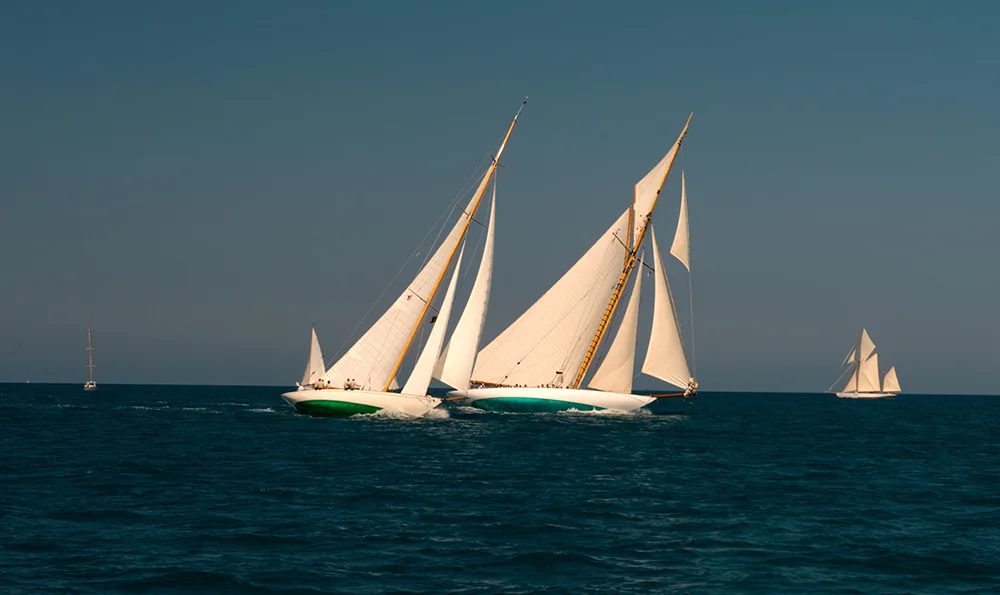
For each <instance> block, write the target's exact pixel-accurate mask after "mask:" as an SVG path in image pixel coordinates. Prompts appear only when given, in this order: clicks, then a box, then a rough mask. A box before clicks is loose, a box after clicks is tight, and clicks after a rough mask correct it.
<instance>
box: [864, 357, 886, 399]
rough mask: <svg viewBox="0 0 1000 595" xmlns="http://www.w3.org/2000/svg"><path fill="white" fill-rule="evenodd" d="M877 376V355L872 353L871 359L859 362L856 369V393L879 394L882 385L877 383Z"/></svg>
mask: <svg viewBox="0 0 1000 595" xmlns="http://www.w3.org/2000/svg"><path fill="white" fill-rule="evenodd" d="M878 376H879V374H878V354H877V353H873V354H872V355H871V357H869V358H868V359H866V360H865V361H863V362H861V366H860V367H859V368H858V392H859V393H877V392H880V391H881V390H882V386H881V385H882V383H881V382H879V377H878Z"/></svg>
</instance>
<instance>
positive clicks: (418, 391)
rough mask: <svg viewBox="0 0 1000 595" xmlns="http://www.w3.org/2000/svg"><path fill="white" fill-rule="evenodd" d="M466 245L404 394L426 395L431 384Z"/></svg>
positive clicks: (404, 386) (457, 259)
mask: <svg viewBox="0 0 1000 595" xmlns="http://www.w3.org/2000/svg"><path fill="white" fill-rule="evenodd" d="M463 252H465V246H464V245H463V246H462V249H461V250H460V251H459V253H458V257H457V258H456V259H455V270H454V271H453V272H452V273H451V282H450V283H449V284H448V291H447V293H445V294H444V300H443V301H442V302H441V309H440V310H438V315H437V319H436V320H435V321H434V328H432V329H431V333H430V335H428V337H427V344H425V345H424V350H423V351H421V352H420V356H419V357H418V358H417V363H416V364H414V366H413V371H412V372H410V377H409V379H407V381H406V384H404V385H403V391H402V392H403V394H404V395H426V394H427V387H428V386H430V384H431V372H432V371H433V370H434V363H435V362H437V359H438V356H440V355H441V345H442V344H443V343H444V333H445V331H446V330H447V329H448V318H449V317H450V316H451V305H452V302H453V301H454V300H455V286H456V285H457V284H458V273H459V270H460V269H461V267H462V253H463Z"/></svg>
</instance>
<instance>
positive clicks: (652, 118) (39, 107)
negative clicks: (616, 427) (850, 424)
mask: <svg viewBox="0 0 1000 595" xmlns="http://www.w3.org/2000/svg"><path fill="white" fill-rule="evenodd" d="M569 6H570V5H569V4H568V3H556V2H505V3H481V2H480V3H472V2H429V3H403V2H399V3H386V2H346V1H345V2H326V1H306V0H302V1H300V2H288V3H279V2H269V1H259V0H247V1H244V2H228V3H222V2H218V3H204V2H193V1H186V0H180V1H176V2H170V3H136V2H116V1H111V0H105V1H102V2H91V3H81V2H71V1H65V2H63V1H55V0H38V1H31V2H27V1H13V2H5V3H3V4H2V5H0V73H2V92H0V139H2V141H0V381H11V382H21V381H24V380H26V379H30V380H31V381H33V382H42V381H51V382H82V381H83V380H84V379H85V378H86V369H85V364H86V352H85V347H86V327H87V320H88V318H89V319H90V320H91V323H92V325H93V329H94V342H95V347H96V351H95V357H96V360H97V364H98V368H97V371H96V375H97V379H98V382H99V383H100V382H107V383H181V384H184V383H191V384H199V383H209V384H266V385H290V384H292V383H293V382H294V381H295V380H297V379H298V378H299V377H300V376H301V374H302V369H303V367H304V365H305V360H306V355H307V350H308V341H309V328H310V326H311V325H313V324H315V326H316V329H317V332H318V333H319V337H320V340H321V342H322V343H323V345H324V351H325V352H326V355H327V357H328V359H332V358H333V356H334V355H335V354H336V352H337V350H338V348H339V347H340V346H341V345H342V344H343V343H344V341H345V339H347V337H348V336H349V335H350V333H351V332H352V330H353V329H354V328H355V327H356V325H357V324H358V321H359V319H361V318H362V316H363V315H364V314H365V312H366V311H368V309H369V307H370V306H371V304H372V302H373V301H374V300H375V299H376V298H377V297H378V296H379V295H380V294H381V293H382V292H383V290H385V289H386V286H387V285H388V284H389V282H390V280H391V279H392V278H393V276H394V275H395V274H396V271H397V270H398V269H399V267H400V265H401V263H403V262H404V261H405V260H406V258H407V256H408V255H410V254H411V253H412V252H413V250H414V248H415V246H417V244H418V243H419V242H420V240H421V238H423V237H424V236H425V234H426V233H427V232H428V230H430V229H432V227H433V226H434V225H435V222H436V221H437V220H438V217H439V216H440V215H441V213H442V212H443V211H444V210H445V209H447V208H448V207H449V205H450V204H452V203H453V202H454V201H455V199H456V198H457V197H459V196H460V195H459V192H460V190H461V189H462V188H463V187H464V186H465V185H466V183H467V181H468V179H469V177H470V176H471V175H472V174H474V172H475V171H476V170H477V167H478V166H479V165H480V164H481V163H482V161H483V159H484V158H488V156H489V155H490V154H491V152H492V151H493V150H494V148H495V146H496V144H497V142H498V141H499V140H500V138H501V137H502V134H503V133H504V131H505V130H506V127H507V124H508V123H509V121H510V118H511V116H512V115H513V113H514V112H515V111H516V109H517V108H518V106H519V104H520V103H521V100H522V98H523V97H524V96H529V101H528V104H527V106H526V107H525V109H524V112H523V114H522V116H521V119H520V120H519V123H518V126H517V129H516V130H515V131H514V134H513V136H512V138H511V141H510V143H509V145H508V147H507V150H506V153H505V154H504V159H503V160H504V163H505V165H506V166H507V168H506V169H503V170H502V171H501V173H500V178H499V192H498V205H497V240H496V255H495V266H496V268H495V272H494V286H493V292H492V296H491V301H490V308H489V313H488V316H487V323H486V330H485V339H486V340H489V339H491V338H492V337H493V336H495V335H496V334H497V333H499V332H500V331H501V330H502V329H503V328H504V327H505V326H506V325H507V324H509V323H510V322H511V321H512V320H514V318H516V317H517V316H518V315H519V314H520V313H521V312H523V311H524V309H526V308H527V307H528V306H529V305H530V304H531V303H532V302H533V301H534V300H535V299H536V298H537V297H538V296H539V295H541V293H542V292H544V290H545V289H547V288H548V286H549V285H551V283H553V282H554V281H555V280H556V279H557V278H558V277H559V276H560V275H561V274H562V273H563V272H564V271H565V270H566V269H567V268H569V266H570V265H571V264H572V263H573V262H574V261H575V260H576V259H577V258H578V257H579V256H580V255H582V254H583V252H584V251H585V250H586V249H587V247H589V246H590V245H591V243H593V242H594V241H595V240H596V238H597V237H598V236H599V234H601V233H602V232H603V231H604V230H605V229H607V227H608V226H609V225H610V223H611V222H612V221H613V220H614V219H615V218H616V216H617V215H618V214H619V213H620V212H621V211H622V209H623V208H624V207H625V206H626V205H627V204H628V201H629V200H631V197H632V187H633V184H634V183H635V182H636V181H638V180H639V179H640V178H641V177H642V176H643V175H644V174H645V173H646V171H648V169H649V168H650V167H652V166H653V165H654V164H655V163H656V162H657V161H658V160H659V159H660V157H661V156H662V155H663V154H664V153H665V152H666V151H667V150H668V149H669V148H670V146H671V144H672V143H673V141H674V140H675V139H676V137H677V134H678V133H679V132H680V129H681V127H682V126H683V124H684V121H685V119H686V118H687V116H688V114H689V113H690V112H692V111H693V112H694V118H693V120H692V122H691V128H690V132H689V134H688V137H687V139H686V141H685V143H684V150H683V155H682V158H679V159H678V165H682V166H683V168H684V170H685V175H686V179H687V188H688V198H689V205H690V206H689V208H690V217H691V235H692V269H693V271H692V280H693V294H694V306H695V333H694V338H695V344H696V357H697V371H698V377H699V380H700V382H701V385H702V389H703V390H735V391H738V390H748V391H770V390H773V391H807V392H819V391H823V390H825V389H826V388H827V387H828V386H829V385H830V383H832V382H833V381H834V379H836V378H837V375H838V374H839V373H840V371H841V370H840V368H839V365H840V362H841V361H842V359H843V357H844V356H845V355H846V353H847V351H848V350H849V348H850V346H851V344H852V343H854V342H856V341H857V337H858V335H859V333H860V331H861V328H862V327H864V328H867V329H868V331H869V333H870V334H871V336H872V338H873V339H874V341H875V343H876V344H877V345H878V348H879V353H880V356H881V360H882V362H883V363H884V364H890V365H895V366H896V367H897V370H898V373H899V379H900V382H901V384H902V386H903V389H904V391H906V392H923V393H986V394H1000V374H998V373H997V371H996V365H995V361H996V357H997V355H998V354H1000V316H998V315H997V309H996V304H997V302H998V296H1000V272H998V266H997V264H996V263H995V258H996V255H997V254H998V239H997V238H998V234H996V233H995V227H996V225H997V222H1000V202H998V200H997V198H998V196H997V194H998V192H997V188H998V185H997V182H996V172H998V171H1000V144H998V143H997V138H1000V116H998V111H997V107H996V106H997V97H1000V77H998V76H997V71H996V64H997V62H998V61H1000V39H998V38H997V37H996V35H995V30H994V29H995V23H996V22H998V20H1000V4H997V3H995V2H990V1H976V0H969V1H966V2H960V3H957V2H956V3H948V2H924V1H918V0H914V1H912V2H887V1H879V0H873V1H866V2H855V1H848V0H845V1H841V2H827V3H818V2H817V3H806V2H797V1H787V2H779V1H762V2H754V3H749V2H741V1H735V0H734V1H722V0H719V1H715V2H683V3H681V2H663V1H653V2H615V3H608V2H602V3H587V2H584V3H575V4H573V5H572V6H573V8H568V7H569ZM678 172H679V168H678V169H675V171H674V173H672V174H671V176H670V178H669V179H668V182H667V185H666V187H665V190H664V194H663V199H662V200H661V201H660V204H659V206H658V207H657V212H656V216H655V217H654V221H655V224H656V225H657V226H658V227H659V228H660V229H661V230H664V231H661V232H660V234H661V236H662V237H665V238H669V237H670V235H671V234H672V230H673V226H674V225H675V222H676V217H677V209H678V205H679V194H680V177H679V175H678ZM477 233H478V232H477ZM476 237H478V236H473V238H474V239H475V238H476ZM660 242H661V244H669V240H668V239H666V240H665V239H661V240H660ZM667 267H668V270H667V273H668V275H669V276H670V278H671V282H672V284H673V285H674V293H675V295H676V296H677V301H678V304H677V306H678V310H679V312H680V314H681V316H680V317H681V319H682V320H685V329H684V330H685V335H686V337H687V339H688V340H689V341H690V336H691V332H690V328H689V326H690V325H689V323H687V322H686V312H687V306H688V304H687V278H686V272H685V271H684V269H683V267H682V266H681V265H679V264H678V263H677V262H676V261H672V262H670V263H669V264H668V265H667ZM413 272H415V271H412V272H409V273H405V274H412V273H413ZM405 274H404V277H405ZM470 278H471V277H470ZM646 285H647V288H649V287H652V284H646ZM394 287H395V286H394ZM395 289H398V290H402V286H399V287H395ZM393 295H395V294H393ZM651 302H652V300H651V299H648V298H644V302H643V303H644V304H645V305H646V306H647V307H646V308H644V310H643V312H644V314H643V316H644V318H642V319H641V321H640V327H642V326H643V321H647V322H645V325H648V316H649V312H648V310H649V308H648V305H649V303H651ZM459 303H462V302H459ZM644 333H645V334H644ZM645 336H648V330H640V347H639V352H640V355H641V353H642V352H643V349H644V345H642V341H643V340H644V337H645ZM636 386H637V388H661V387H663V384H662V383H659V382H658V381H656V380H654V379H651V378H648V377H642V378H640V379H639V380H638V381H637V383H636Z"/></svg>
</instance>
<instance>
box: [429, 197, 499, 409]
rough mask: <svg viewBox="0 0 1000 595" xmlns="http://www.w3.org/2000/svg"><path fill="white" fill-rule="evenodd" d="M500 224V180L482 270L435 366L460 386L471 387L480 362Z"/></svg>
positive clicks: (445, 378)
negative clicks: (496, 226)
mask: <svg viewBox="0 0 1000 595" xmlns="http://www.w3.org/2000/svg"><path fill="white" fill-rule="evenodd" d="M495 225H496V184H495V181H494V186H493V201H492V203H491V204H490V223H489V227H488V228H487V229H486V244H485V245H484V247H483V257H482V260H481V261H480V262H479V272H478V273H477V274H476V281H475V283H473V285H472V291H471V292H470V293H469V299H468V301H467V302H466V304H465V309H464V310H463V311H462V315H461V317H459V319H458V324H457V325H455V330H454V331H452V333H451V339H450V340H449V341H448V345H447V347H445V348H444V352H443V353H442V354H441V357H440V358H439V359H438V362H437V366H435V368H434V377H435V378H437V379H438V380H440V381H441V382H444V383H445V384H447V385H449V386H451V387H453V388H456V389H458V390H468V388H469V381H470V378H471V377H472V368H473V366H474V364H475V362H476V351H477V350H478V349H479V340H480V338H482V335H483V324H484V323H485V322H486V307H487V305H488V304H489V301H490V281H491V279H492V276H493V241H494V229H495Z"/></svg>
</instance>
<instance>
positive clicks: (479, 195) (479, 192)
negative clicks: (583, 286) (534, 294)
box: [382, 97, 528, 392]
mask: <svg viewBox="0 0 1000 595" xmlns="http://www.w3.org/2000/svg"><path fill="white" fill-rule="evenodd" d="M526 103H528V98H527V97H525V98H524V101H522V102H521V107H519V108H518V110H517V113H516V114H514V119H513V120H511V122H510V127H509V128H507V134H505V135H504V137H503V141H502V142H501V143H500V148H499V149H497V154H496V156H495V157H494V158H493V162H492V163H491V164H490V166H489V168H488V169H487V170H486V174H485V175H483V180H482V181H481V182H480V183H479V188H478V189H476V194H475V195H474V197H473V199H472V207H471V208H470V209H469V212H468V213H465V224H464V225H463V226H462V231H461V232H460V233H459V234H458V238H457V239H456V240H455V245H454V246H452V248H451V252H450V253H449V254H448V260H447V261H445V264H444V267H442V269H441V273H440V274H439V275H438V278H437V280H436V281H435V282H434V286H433V287H432V288H431V291H430V294H429V295H428V296H427V299H426V300H424V307H423V309H422V310H421V311H420V316H419V317H418V318H417V322H416V324H414V325H413V329H411V330H410V337H409V338H408V339H407V340H406V345H404V346H403V350H402V351H400V352H399V358H398V359H397V360H396V365H394V366H393V367H392V372H391V373H389V378H388V379H387V380H386V381H385V385H384V386H383V387H382V392H388V391H389V386H390V385H391V384H392V380H393V379H394V378H395V377H396V373H397V372H399V367H400V366H402V365H403V358H404V357H405V356H406V352H407V351H409V350H410V345H411V344H412V343H413V338H414V337H416V336H417V330H419V329H420V325H421V324H422V323H423V321H424V316H426V315H427V309H428V308H430V306H431V302H432V301H434V296H435V295H436V294H437V290H438V287H439V286H440V285H441V281H442V280H443V279H444V276H445V273H447V272H448V267H449V266H451V261H452V259H453V258H454V257H455V253H456V252H457V251H458V247H459V246H460V245H461V244H462V240H463V239H464V238H465V234H466V232H467V231H468V230H469V224H470V223H472V218H473V217H474V216H475V214H476V209H478V208H479V203H480V202H481V201H482V199H483V194H485V193H486V188H487V187H488V186H489V182H490V178H492V177H493V173H494V172H496V169H497V165H499V164H500V155H502V154H503V150H504V147H506V146H507V141H508V140H509V139H510V135H511V133H512V132H514V126H515V125H516V124H517V118H518V116H520V115H521V110H523V109H524V105H525V104H526Z"/></svg>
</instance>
